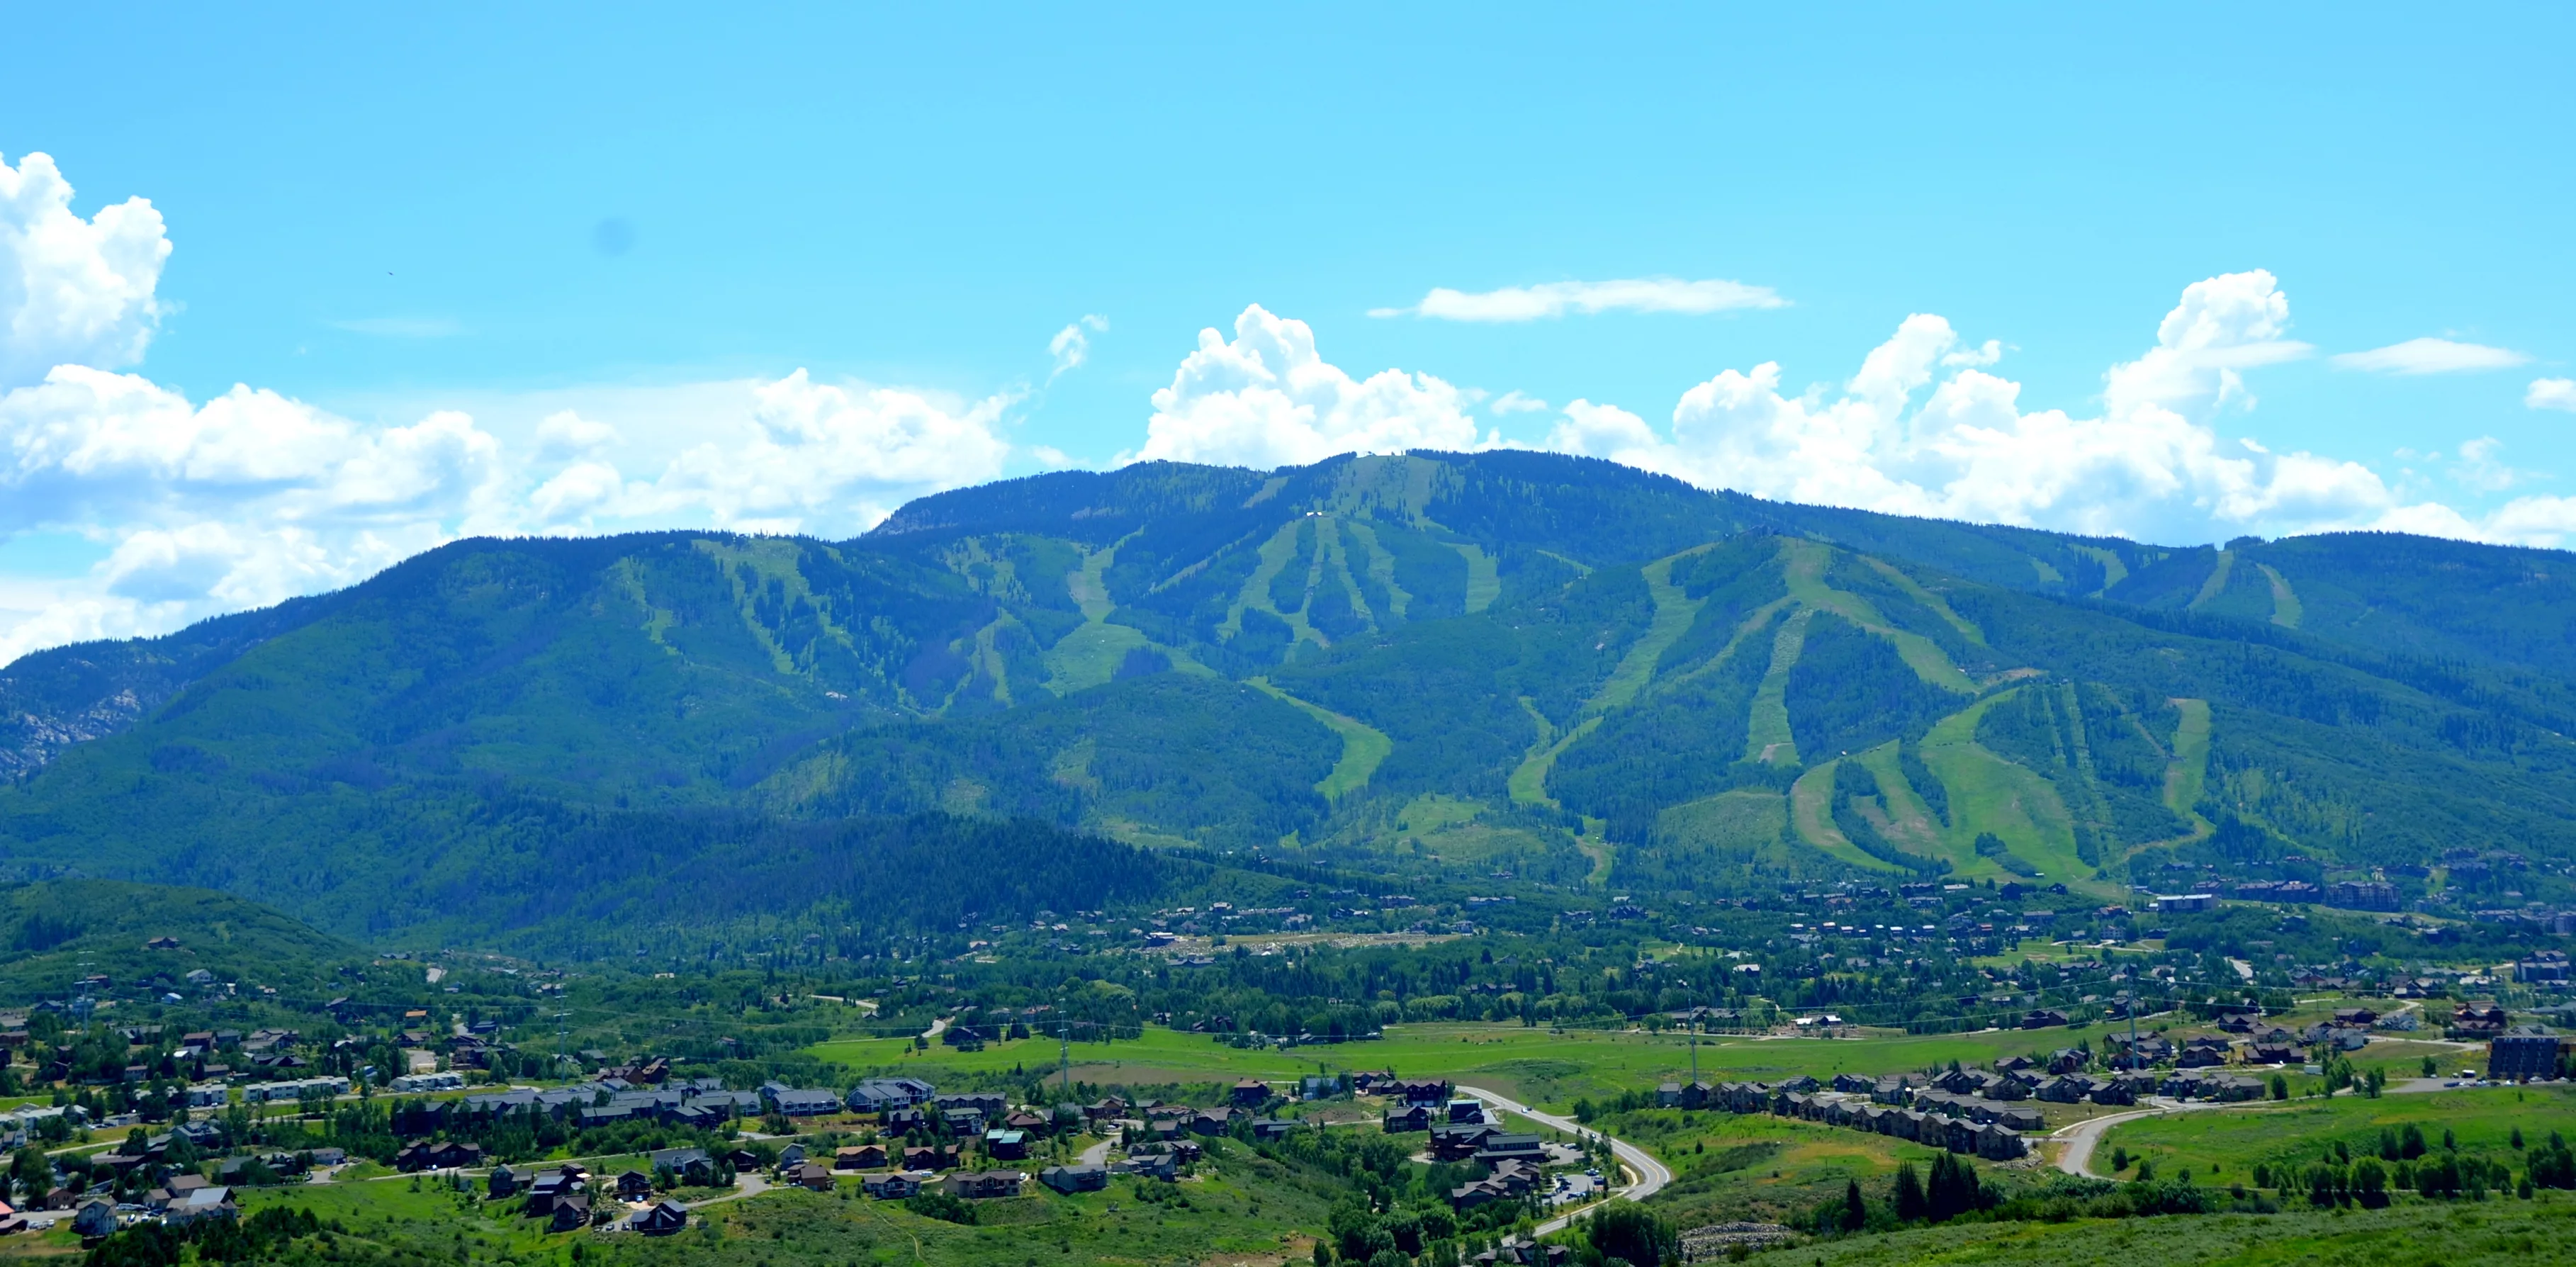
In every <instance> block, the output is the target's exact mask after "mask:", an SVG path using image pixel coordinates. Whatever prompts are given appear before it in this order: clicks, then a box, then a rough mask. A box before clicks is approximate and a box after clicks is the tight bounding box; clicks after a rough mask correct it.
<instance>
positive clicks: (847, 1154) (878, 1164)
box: [832, 1144, 886, 1170]
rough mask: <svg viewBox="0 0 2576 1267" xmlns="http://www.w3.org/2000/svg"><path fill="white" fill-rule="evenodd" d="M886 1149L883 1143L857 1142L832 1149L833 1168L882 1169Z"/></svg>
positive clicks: (884, 1162) (883, 1167)
mask: <svg viewBox="0 0 2576 1267" xmlns="http://www.w3.org/2000/svg"><path fill="white" fill-rule="evenodd" d="M885 1164H886V1150H885V1145H883V1144H859V1145H856V1146H853V1147H850V1148H836V1149H834V1150H832V1169H834V1170H883V1169H885Z"/></svg>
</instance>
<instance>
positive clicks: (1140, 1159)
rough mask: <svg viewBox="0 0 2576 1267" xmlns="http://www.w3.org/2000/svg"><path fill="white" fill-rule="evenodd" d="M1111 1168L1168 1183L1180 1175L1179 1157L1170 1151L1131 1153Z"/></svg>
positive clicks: (1126, 1173)
mask: <svg viewBox="0 0 2576 1267" xmlns="http://www.w3.org/2000/svg"><path fill="white" fill-rule="evenodd" d="M1112 1169H1113V1170H1115V1172H1116V1173H1118V1174H1123V1175H1140V1176H1143V1177H1146V1178H1149V1179H1160V1180H1163V1181H1164V1182H1166V1183H1168V1182H1171V1181H1173V1180H1176V1179H1179V1178H1180V1177H1181V1159H1180V1158H1178V1157H1175V1156H1173V1155H1172V1154H1170V1153H1131V1154H1129V1155H1128V1157H1127V1160H1125V1161H1122V1162H1120V1163H1118V1164H1117V1165H1116V1166H1115V1167H1113V1168H1112Z"/></svg>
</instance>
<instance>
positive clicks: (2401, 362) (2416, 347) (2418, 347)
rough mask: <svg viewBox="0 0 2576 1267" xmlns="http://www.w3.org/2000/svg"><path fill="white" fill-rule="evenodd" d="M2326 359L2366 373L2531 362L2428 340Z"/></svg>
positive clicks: (2457, 370)
mask: <svg viewBox="0 0 2576 1267" xmlns="http://www.w3.org/2000/svg"><path fill="white" fill-rule="evenodd" d="M2329 359H2330V360H2332V362H2333V363H2334V365H2335V366H2336V367H2337V368H2340V369H2347V370H2367V371H2370V372H2371V373H2374V374H2461V373H2468V372H2471V371H2475V370H2507V369H2512V368H2513V367H2514V366H2517V365H2524V364H2528V363H2530V361H2531V357H2529V356H2528V355H2526V354H2524V353H2521V352H2516V351H2514V350H2513V349H2511V348H2492V347H2488V346H2486V345H2485V344H2482V343H2459V342H2455V341H2453V340H2450V339H2431V338H2426V339H2408V340H2407V341H2405V342H2404V343H2391V344H2389V345H2388V346H2387V347H2384V348H2372V349H2370V350H2369V351H2367V352H2345V353H2341V354H2339V355H2337V356H2334V357H2332V358H2329Z"/></svg>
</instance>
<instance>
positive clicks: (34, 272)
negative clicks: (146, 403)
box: [0, 154, 170, 388]
mask: <svg viewBox="0 0 2576 1267" xmlns="http://www.w3.org/2000/svg"><path fill="white" fill-rule="evenodd" d="M169 258H170V240H169V238H168V237H167V236H166V235H165V234H164V233H163V231H162V225H161V213H160V212H158V211H155V210H153V208H152V204H151V203H149V202H147V201H145V200H143V199H141V198H128V199H126V200H125V201H124V202H121V203H117V204H116V205H114V206H110V207H102V208H100V209H99V212H98V214H97V215H95V216H92V217H90V218H89V219H86V220H84V219H82V218H81V217H80V216H78V215H76V214H74V213H73V211H72V187H71V184H70V182H68V181H66V180H64V179H63V175H62V173H61V172H60V171H58V170H56V169H55V167H54V160H53V159H52V158H50V157H48V156H46V155H43V154H29V155H27V156H26V157H25V158H23V159H20V160H19V162H18V165H17V166H16V167H14V168H13V167H11V166H9V163H8V158H7V156H6V155H0V388H7V387H13V386H17V385H19V384H23V383H31V382H35V381H37V380H39V379H41V378H43V377H44V376H45V373H46V371H48V370H51V369H52V368H54V367H55V366H57V365H63V364H72V363H77V364H81V365H93V366H99V367H102V368H108V369H113V368H116V367H118V366H124V365H131V364H133V363H135V362H136V361H139V360H141V359H143V349H144V346H145V345H146V344H148V343H150V342H151V341H152V332H153V331H154V330H155V329H156V328H157V327H158V326H159V324H160V321H161V312H162V309H161V305H160V303H159V302H158V300H156V299H155V297H154V294H153V292H154V289H155V288H156V287H157V286H159V284H160V281H161V266H162V264H163V263H164V262H166V261H167V260H168V259H169Z"/></svg>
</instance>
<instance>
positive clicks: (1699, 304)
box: [1369, 277, 1789, 321]
mask: <svg viewBox="0 0 2576 1267" xmlns="http://www.w3.org/2000/svg"><path fill="white" fill-rule="evenodd" d="M1788 304H1789V301H1788V300H1786V299H1783V298H1781V297H1780V293H1779V292H1778V291H1775V290H1773V289H1771V288H1770V287H1768V286H1748V285H1746V284H1744V283H1743V282H1731V281H1725V280H1721V279H1716V278H1711V279H1709V280H1706V281H1695V282H1694V281H1684V280H1682V279H1681V278H1678V277H1636V278H1627V279H1623V280H1619V281H1608V282H1542V283H1540V284H1539V285H1536V286H1506V287H1504V288H1502V289H1500V290H1487V291H1476V292H1472V293H1471V292H1467V291H1459V290H1451V289H1449V288H1448V287H1446V286H1437V287H1433V288H1432V290H1431V293H1429V294H1427V295H1424V296H1423V297H1422V302H1421V303H1418V304H1415V305H1413V306H1412V307H1410V308H1372V309H1370V310H1369V315H1370V316H1372V317H1433V318H1438V319H1439V320H1442V321H1536V320H1538V319H1539V318H1541V317H1562V316H1564V315H1565V314H1567V313H1569V312H1579V313H1583V314H1584V315H1586V316H1589V315H1591V314H1593V313H1599V312H1678V313H1688V314H1692V315H1702V314H1706V313H1712V312H1729V311H1734V310H1737V309H1744V308H1785V307H1787V306H1788Z"/></svg>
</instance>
